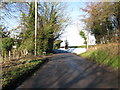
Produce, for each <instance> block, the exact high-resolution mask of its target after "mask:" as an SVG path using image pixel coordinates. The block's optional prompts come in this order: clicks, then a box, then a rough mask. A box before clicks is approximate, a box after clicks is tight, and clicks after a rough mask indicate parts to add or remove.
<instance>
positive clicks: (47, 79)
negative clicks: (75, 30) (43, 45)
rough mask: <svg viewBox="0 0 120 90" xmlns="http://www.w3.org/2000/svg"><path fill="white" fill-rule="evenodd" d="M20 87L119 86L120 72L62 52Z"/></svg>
mask: <svg viewBox="0 0 120 90" xmlns="http://www.w3.org/2000/svg"><path fill="white" fill-rule="evenodd" d="M19 88H118V73H117V72H113V71H112V72H110V71H108V70H106V69H105V68H103V67H100V66H99V65H97V64H95V63H93V62H91V61H89V60H85V59H83V58H81V57H79V56H76V55H74V54H71V53H60V54H55V55H54V56H53V57H52V58H50V61H49V62H48V63H47V64H45V65H44V66H43V67H42V68H41V69H39V70H38V71H37V72H35V73H34V74H33V75H32V76H31V77H30V78H28V79H27V80H26V81H24V82H23V83H22V84H21V85H20V86H19V87H18V88H17V89H19ZM17 89H16V90H17Z"/></svg>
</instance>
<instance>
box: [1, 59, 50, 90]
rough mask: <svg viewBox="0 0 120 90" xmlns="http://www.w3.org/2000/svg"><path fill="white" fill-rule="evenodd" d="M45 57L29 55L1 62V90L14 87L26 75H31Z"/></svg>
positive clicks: (43, 61) (45, 60)
mask: <svg viewBox="0 0 120 90" xmlns="http://www.w3.org/2000/svg"><path fill="white" fill-rule="evenodd" d="M47 61H48V59H47V58H41V57H32V58H31V57H29V58H23V59H19V60H6V61H3V63H2V90H7V89H15V88H16V87H17V86H19V85H20V84H21V83H22V82H23V81H24V80H25V79H27V78H26V77H29V76H30V75H32V73H33V72H35V71H36V70H37V69H38V68H40V66H41V65H42V64H43V63H45V62H47Z"/></svg>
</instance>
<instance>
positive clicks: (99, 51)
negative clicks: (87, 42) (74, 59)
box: [80, 43, 120, 70]
mask: <svg viewBox="0 0 120 90" xmlns="http://www.w3.org/2000/svg"><path fill="white" fill-rule="evenodd" d="M119 46H120V44H116V43H114V44H113V43H111V44H104V45H96V46H95V47H92V48H90V49H89V50H87V52H85V53H82V54H80V56H82V57H84V58H87V59H90V60H93V61H95V62H97V63H100V64H102V65H106V66H110V67H112V68H113V69H114V70H118V68H120V61H119V60H120V56H119V50H120V48H119Z"/></svg>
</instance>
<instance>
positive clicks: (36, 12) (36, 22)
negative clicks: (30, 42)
mask: <svg viewBox="0 0 120 90" xmlns="http://www.w3.org/2000/svg"><path fill="white" fill-rule="evenodd" d="M36 55H37V0H35V56H36Z"/></svg>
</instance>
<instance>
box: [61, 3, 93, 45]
mask: <svg viewBox="0 0 120 90" xmlns="http://www.w3.org/2000/svg"><path fill="white" fill-rule="evenodd" d="M67 4H68V11H70V13H69V17H70V18H71V23H70V24H69V25H68V26H67V27H66V28H65V31H64V33H63V35H62V36H61V38H60V39H61V40H63V42H62V43H61V46H64V45H65V42H64V41H65V40H66V39H67V41H68V43H69V46H80V45H84V44H83V43H84V39H83V38H82V37H81V36H80V35H79V32H80V30H84V27H85V25H84V23H83V22H82V21H81V19H82V18H83V17H82V15H84V14H86V13H85V12H83V11H82V10H80V8H85V7H86V3H85V2H68V3H67ZM89 44H91V45H94V44H95V38H94V36H93V35H90V34H89Z"/></svg>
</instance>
